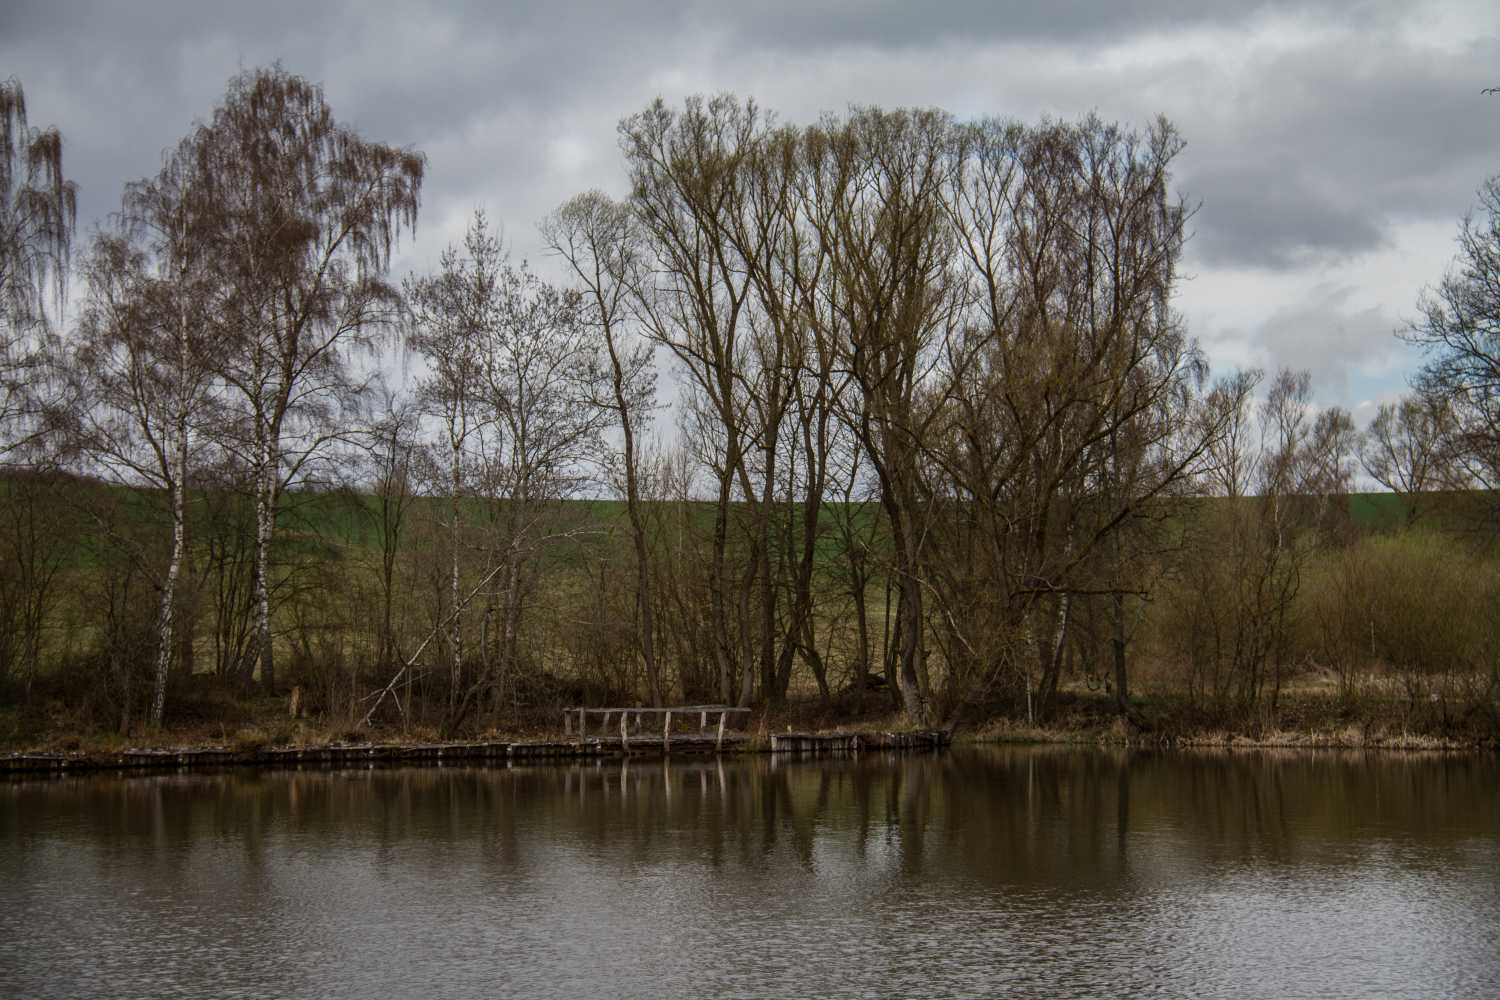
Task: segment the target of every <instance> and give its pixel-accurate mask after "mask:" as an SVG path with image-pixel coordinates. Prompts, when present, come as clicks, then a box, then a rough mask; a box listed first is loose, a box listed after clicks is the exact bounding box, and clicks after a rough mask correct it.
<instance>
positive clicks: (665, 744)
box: [563, 705, 750, 751]
mask: <svg viewBox="0 0 1500 1000" xmlns="http://www.w3.org/2000/svg"><path fill="white" fill-rule="evenodd" d="M740 713H743V714H745V715H749V714H750V710H749V709H748V708H732V707H730V706H728V705H674V706H671V707H669V708H623V707H621V708H585V707H583V706H575V707H571V708H565V709H563V732H564V733H565V734H566V735H568V736H576V737H577V739H578V742H579V743H582V742H583V741H584V740H586V739H588V734H589V718H590V717H591V716H596V715H597V716H599V717H600V718H601V722H600V726H599V734H600V738H601V739H612V738H613V736H614V734H613V733H612V732H611V731H610V725H609V723H610V719H612V718H613V717H615V716H619V719H620V746H621V747H622V748H623V749H626V750H628V749H629V748H630V741H631V730H632V729H634V732H635V740H636V742H637V743H641V742H643V741H645V740H651V739H654V737H652V736H650V735H648V734H647V733H643V732H642V731H641V722H642V720H643V719H644V718H645V717H646V716H659V717H661V719H662V726H661V744H662V749H663V751H666V750H667V749H668V748H669V747H670V746H671V744H672V743H673V742H674V741H675V740H679V739H681V737H674V736H673V735H672V718H673V716H676V717H677V719H679V720H683V719H686V720H688V721H689V723H691V720H692V718H693V716H695V715H696V716H697V717H698V734H699V736H700V737H702V736H704V735H706V734H707V732H708V723H709V719H710V717H712V716H717V717H718V727H717V729H716V732H715V737H714V745H715V747H716V748H722V747H723V746H724V724H725V721H726V720H727V719H728V718H729V716H731V715H735V714H740ZM575 719H576V720H577V732H576V733H575V732H574V720H575ZM653 728H654V727H653Z"/></svg>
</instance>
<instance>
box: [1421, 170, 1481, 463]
mask: <svg viewBox="0 0 1500 1000" xmlns="http://www.w3.org/2000/svg"><path fill="white" fill-rule="evenodd" d="M1479 203H1480V204H1479V212H1478V213H1471V214H1470V215H1469V216H1468V217H1467V218H1465V219H1464V222H1463V225H1462V226H1461V227H1460V229H1459V234H1458V247H1459V250H1458V259H1457V260H1456V261H1455V262H1454V265H1453V267H1452V269H1451V270H1450V271H1449V273H1448V275H1447V277H1445V278H1444V279H1443V281H1442V282H1441V283H1440V284H1439V285H1438V286H1437V287H1436V288H1433V289H1429V290H1428V291H1427V292H1426V293H1424V295H1423V296H1422V299H1421V301H1420V302H1419V304H1418V309H1419V311H1420V314H1421V315H1420V317H1419V318H1418V319H1417V320H1416V321H1414V322H1413V323H1412V324H1411V326H1410V327H1409V328H1408V329H1407V330H1406V331H1405V333H1404V335H1403V336H1404V337H1405V338H1406V340H1407V341H1408V342H1410V343H1412V344H1415V345H1416V346H1418V347H1420V348H1421V349H1422V350H1423V352H1424V354H1425V356H1426V361H1425V363H1424V364H1423V366H1422V370H1421V372H1420V373H1419V374H1418V376H1417V379H1416V386H1415V387H1416V390H1417V392H1418V393H1419V394H1421V395H1422V396H1423V397H1425V398H1426V399H1427V400H1428V401H1429V405H1431V406H1434V407H1438V406H1442V407H1445V408H1446V409H1447V411H1448V413H1450V414H1451V420H1452V440H1453V444H1454V448H1453V451H1452V454H1451V457H1452V461H1453V471H1454V473H1455V474H1456V475H1457V476H1458V477H1459V479H1460V481H1461V482H1462V483H1464V484H1465V485H1473V486H1478V487H1480V488H1481V489H1486V490H1494V489H1496V488H1497V487H1500V177H1493V178H1491V179H1490V180H1488V181H1487V182H1485V185H1484V187H1482V188H1481V189H1480V191H1479Z"/></svg>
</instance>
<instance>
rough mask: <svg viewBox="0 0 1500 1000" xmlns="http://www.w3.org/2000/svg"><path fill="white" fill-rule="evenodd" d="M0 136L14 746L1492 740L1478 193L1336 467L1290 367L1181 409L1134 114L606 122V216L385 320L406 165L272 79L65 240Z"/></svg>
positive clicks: (656, 111) (565, 210) (413, 193)
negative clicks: (669, 731)
mask: <svg viewBox="0 0 1500 1000" xmlns="http://www.w3.org/2000/svg"><path fill="white" fill-rule="evenodd" d="M27 112H28V108H27V105H26V102H25V98H24V95H23V92H22V89H21V85H20V83H19V82H17V81H15V80H11V81H9V82H7V83H5V84H3V85H0V125H3V130H4V131H3V134H0V152H3V158H0V295H3V305H4V327H3V330H4V338H5V339H4V342H3V344H0V365H3V368H0V461H3V463H4V469H3V480H0V487H3V489H0V514H3V518H0V530H3V538H0V691H3V698H4V701H5V702H6V703H8V704H10V705H12V706H14V707H13V708H12V709H11V710H10V711H11V715H12V718H11V722H10V724H11V726H12V728H13V729H14V730H15V731H16V732H23V731H26V727H28V726H46V725H57V724H59V720H61V723H62V724H64V725H72V726H74V727H80V728H81V727H87V726H99V725H107V726H111V727H113V726H118V727H119V728H120V729H122V730H123V731H125V732H129V731H130V729H131V727H132V726H139V725H142V724H145V725H146V726H148V727H152V728H157V727H160V726H162V725H163V724H164V723H175V724H180V725H189V724H193V723H212V722H215V721H218V722H223V721H224V720H225V719H229V720H230V721H234V720H235V719H237V718H239V716H237V715H236V713H237V712H242V711H243V706H244V704H245V703H246V701H247V700H253V699H251V696H252V694H254V693H256V692H259V693H260V694H261V695H265V696H270V695H279V694H281V693H284V692H286V691H287V690H288V689H290V688H292V687H297V688H299V689H301V691H302V692H303V693H304V694H305V696H306V702H307V705H308V707H309V708H310V709H311V710H312V711H314V712H317V713H321V714H323V715H324V716H325V717H326V718H330V719H340V720H345V722H346V724H348V725H351V726H358V725H369V724H394V723H400V724H405V725H421V726H427V727H432V728H435V729H437V730H440V731H441V732H443V733H445V734H455V733H460V732H464V731H474V730H477V729H481V728H485V727H492V726H497V725H499V726H504V725H510V724H521V723H524V722H526V721H527V720H529V719H532V718H534V717H536V716H537V713H540V712H542V711H544V710H549V711H550V710H551V709H552V708H555V707H556V706H557V705H560V704H565V703H573V702H578V701H590V702H594V703H640V702H648V703H651V704H671V703H682V702H724V703H735V704H740V705H750V704H767V705H777V704H780V703H783V702H785V701H787V700H788V699H791V700H793V701H802V702H817V703H818V704H820V705H822V706H825V707H827V708H828V709H829V710H830V711H836V710H838V709H839V708H844V709H848V710H850V711H854V710H866V709H868V707H869V706H870V705H871V704H874V705H876V706H877V707H878V706H880V705H887V706H888V707H887V708H885V711H888V712H890V711H896V712H899V713H900V714H901V715H903V716H904V717H905V718H906V719H907V720H908V721H909V722H910V723H912V724H919V725H933V724H940V723H941V724H948V723H953V722H957V721H962V720H964V719H966V718H968V719H974V718H979V717H985V716H990V715H996V714H1001V715H1009V716H1011V717H1025V718H1027V719H1028V720H1036V721H1047V720H1049V719H1053V718H1055V717H1057V716H1058V715H1059V714H1060V713H1062V712H1063V711H1065V709H1066V706H1067V705H1068V704H1069V703H1070V701H1069V699H1070V697H1072V696H1073V695H1074V694H1076V693H1077V692H1081V691H1084V690H1086V689H1089V688H1092V689H1093V690H1095V691H1096V692H1100V691H1102V692H1107V693H1108V695H1107V696H1108V698H1109V699H1110V704H1111V708H1110V711H1112V712H1117V713H1118V714H1119V715H1121V716H1123V717H1125V718H1126V719H1127V720H1128V721H1129V723H1130V724H1132V725H1135V726H1143V727H1149V726H1151V725H1152V724H1153V719H1152V718H1151V714H1150V712H1149V711H1148V710H1147V708H1143V705H1145V706H1147V707H1149V706H1150V705H1151V704H1153V703H1154V702H1155V701H1157V700H1167V701H1170V700H1172V699H1176V701H1177V702H1181V703H1184V704H1188V705H1191V706H1194V707H1195V708H1197V709H1198V710H1200V711H1201V712H1203V713H1205V715H1204V718H1209V717H1213V718H1227V717H1231V716H1245V715H1248V714H1253V713H1262V714H1264V713H1266V712H1270V713H1271V714H1272V715H1274V714H1275V713H1276V712H1277V711H1278V706H1279V705H1280V704H1281V701H1282V696H1283V687H1284V686H1286V685H1288V684H1291V683H1293V682H1295V681H1296V680H1297V679H1298V678H1305V677H1306V676H1308V675H1310V674H1315V673H1319V672H1322V673H1323V674H1327V675H1328V676H1332V677H1334V678H1335V679H1336V688H1337V692H1338V695H1339V696H1340V697H1343V698H1345V699H1353V698H1357V697H1360V696H1365V695H1371V694H1372V693H1373V694H1379V693H1380V692H1387V693H1392V697H1395V698H1397V699H1398V700H1400V701H1402V702H1403V703H1404V704H1405V705H1407V706H1408V711H1409V712H1420V713H1427V714H1426V715H1425V716H1424V717H1430V716H1431V713H1432V712H1433V711H1437V710H1436V709H1430V708H1428V707H1427V706H1429V705H1440V706H1441V709H1440V711H1441V713H1442V718H1443V720H1444V721H1445V724H1447V723H1451V722H1452V720H1454V719H1455V718H1460V717H1461V718H1464V719H1469V718H1471V717H1473V715H1474V713H1479V714H1480V715H1481V716H1483V717H1485V718H1488V719H1489V720H1491V721H1493V720H1494V718H1495V715H1494V713H1495V705H1496V701H1497V694H1500V690H1497V686H1500V671H1497V664H1500V645H1497V643H1500V635H1497V634H1496V629H1495V627H1494V626H1492V625H1489V624H1486V623H1488V622H1491V621H1493V620H1495V619H1500V615H1497V614H1496V612H1497V611H1500V586H1497V585H1496V583H1495V582H1494V581H1496V580H1500V573H1496V572H1495V567H1494V566H1493V565H1491V564H1490V563H1489V562H1488V554H1487V553H1486V552H1485V551H1484V550H1483V549H1482V548H1480V547H1476V544H1475V540H1474V538H1473V537H1472V536H1469V535H1465V534H1464V533H1463V531H1462V530H1461V527H1460V525H1461V524H1469V523H1471V521H1472V519H1473V517H1476V516H1481V515H1483V514H1484V512H1485V511H1486V506H1485V503H1484V499H1485V497H1486V496H1487V491H1489V490H1491V489H1492V488H1493V487H1494V485H1495V482H1494V478H1495V473H1496V470H1497V457H1500V393H1497V390H1496V388H1495V386H1496V385H1497V384H1500V382H1497V380H1496V375H1497V374H1500V372H1497V366H1500V362H1497V361H1496V360H1495V359H1496V356H1497V353H1500V348H1497V336H1500V329H1497V324H1500V292H1497V291H1496V289H1497V288H1500V184H1497V182H1495V181H1491V182H1490V184H1489V185H1488V186H1486V187H1485V188H1484V189H1483V192H1482V197H1483V203H1482V207H1481V211H1480V213H1479V214H1477V215H1475V216H1473V217H1471V218H1470V219H1469V220H1468V221H1467V222H1466V223H1465V224H1464V226H1463V228H1462V231H1461V233H1462V235H1461V243H1460V256H1459V260H1458V262H1457V264H1456V265H1455V266H1454V268H1453V270H1452V271H1451V273H1450V276H1449V277H1448V279H1447V280H1446V281H1444V282H1443V283H1442V284H1441V285H1440V286H1438V287H1437V288H1436V289H1434V290H1431V291H1429V292H1428V293H1427V294H1426V296H1425V297H1424V298H1423V299H1422V300H1421V306H1420V311H1419V318H1418V320H1417V321H1416V322H1414V323H1413V324H1412V325H1411V327H1410V329H1409V330H1407V331H1406V332H1405V335H1406V336H1407V337H1408V338H1409V339H1411V340H1413V341H1414V342H1416V343H1417V344H1419V345H1420V346H1421V347H1423V348H1425V349H1426V353H1425V354H1424V358H1425V360H1426V365H1425V367H1423V368H1422V369H1421V373H1420V376H1419V377H1418V378H1417V379H1416V380H1415V382H1414V383H1413V388H1412V392H1411V394H1410V395H1409V396H1408V397H1407V398H1406V399H1403V400H1401V401H1400V402H1398V403H1393V404H1391V405H1389V406H1386V407H1383V408H1382V409H1381V410H1380V412H1379V415H1378V416H1377V417H1376V418H1375V420H1374V421H1373V423H1371V424H1370V426H1369V427H1368V429H1366V430H1364V431H1359V430H1357V429H1356V427H1355V425H1354V423H1353V420H1352V419H1351V417H1350V414H1349V413H1347V412H1345V411H1343V410H1341V409H1338V408H1323V409H1317V408H1315V407H1314V406H1313V405H1312V403H1313V399H1312V386H1311V385H1310V383H1309V379H1308V377H1307V376H1306V375H1305V374H1298V373H1295V372H1291V371H1283V372H1279V373H1276V374H1273V375H1271V376H1269V377H1266V376H1263V375H1262V373H1260V372H1258V371H1237V372H1233V373H1230V374H1227V375H1221V376H1219V377H1217V378H1214V377H1211V375H1210V373H1209V370H1208V365H1207V361H1206V359H1205V357H1204V356H1203V354H1202V352H1201V351H1200V350H1199V348H1198V346H1197V345H1196V343H1195V342H1194V341H1193V339H1192V338H1191V336H1190V335H1189V332H1188V331H1187V330H1186V329H1185V328H1184V324H1183V321H1182V319H1181V317H1180V316H1179V315H1177V314H1176V313H1175V312H1174V311H1173V308H1172V299H1173V293H1174V289H1175V288H1176V285H1177V282H1178V281H1179V279H1180V275H1179V268H1180V263H1181V257H1182V252H1183V246H1184V241H1185V239H1186V236H1187V230H1188V226H1189V222H1190V219H1191V216H1192V214H1193V208H1192V206H1191V205H1190V204H1188V203H1186V202H1185V201H1184V200H1183V199H1182V197H1181V196H1179V195H1178V194H1177V193H1176V192H1175V191H1174V190H1173V187H1172V176H1171V171H1172V166H1173V162H1174V159H1175V158H1176V157H1177V155H1178V153H1179V151H1180V150H1181V149H1182V140H1181V138H1180V137H1179V136H1178V134H1177V132H1176V131H1175V130H1174V129H1173V127H1172V126H1171V125H1170V124H1169V123H1168V122H1167V121H1166V120H1164V119H1158V120H1156V121H1153V122H1150V123H1148V124H1146V125H1145V126H1144V127H1141V128H1130V127H1122V126H1118V125H1114V124H1110V123H1107V122H1103V121H1100V120H1098V119H1097V118H1094V117H1088V118H1084V119H1081V120H1079V121H1077V122H1051V121H1047V122H1042V123H1040V124H1037V125H1025V124H1018V123H1015V122H1011V121H1004V120H998V119H987V120H983V121H974V122H968V121H960V120H957V119H955V118H953V117H952V116H950V115H948V114H946V113H944V112H941V111H937V110H925V109H902V110H895V111H889V110H882V109H876V108H856V109H852V110H850V111H848V112H847V113H844V114H841V115H828V116H825V117H824V118H822V119H820V120H819V121H817V122H816V123H814V124H811V125H789V124H785V123H783V122H781V121H779V120H778V119H776V118H775V117H774V116H773V115H771V114H769V113H767V112H765V111H763V110H762V109H761V108H760V107H759V106H757V105H756V104H755V103H754V102H753V101H749V100H738V99H735V98H733V97H728V96H719V97H713V98H707V99H700V98H692V99H689V100H687V101H686V102H684V103H683V105H682V106H681V107H670V106H668V105H666V104H664V103H662V102H660V101H658V102H656V103H654V104H653V105H651V106H650V107H648V108H646V109H645V110H643V111H641V112H639V113H637V114H634V115H631V116H630V117H627V118H625V119H624V120H623V121H621V123H620V126H619V144H620V149H621V152H622V154H623V161H624V163H623V166H624V170H625V173H626V176H627V177H628V182H629V194H628V195H627V196H626V197H625V198H624V199H623V200H619V201H617V200H614V199H612V198H610V197H609V196H607V195H605V194H602V193H599V192H589V193H585V194H581V195H579V196H577V197H575V198H573V199H572V200H570V201H568V202H567V203H566V204H564V205H562V206H561V207H559V208H557V209H556V210H555V211H553V212H552V213H551V214H549V215H547V216H546V217H545V218H544V219H543V220H542V222H541V226H540V232H541V236H542V240H543V242H544V244H545V246H546V247H547V249H548V250H549V259H548V261H547V263H548V265H549V266H548V269H547V273H548V274H553V275H555V276H556V277H555V278H548V277H547V276H545V275H544V274H541V273H538V272H536V271H533V270H531V269H530V268H528V266H527V265H526V264H525V263H517V262H515V261H514V260H512V258H511V257H510V255H509V254H508V252H507V251H506V249H505V247H504V245H503V244H502V242H501V240H500V238H499V237H498V235H497V233H496V230H495V228H494V227H493V226H492V224H491V223H490V222H489V221H488V220H487V219H486V217H485V215H484V214H483V213H482V212H476V213H475V215H474V217H473V220H472V222H471V224H470V225H469V227H468V231H467V233H466V235H465V236H464V238H463V240H462V241H461V242H460V243H457V244H455V245H453V246H451V247H449V248H448V250H447V251H446V252H444V253H443V255H442V257H441V259H440V261H439V262H438V265H437V267H436V269H435V270H433V271H431V272H430V273H426V274H413V275H410V276H408V277H406V278H405V279H404V280H400V281H398V280H396V279H393V278H392V276H391V275H390V273H389V272H390V262H391V257H392V253H393V250H394V248H395V247H396V246H397V244H398V241H399V240H401V239H403V238H407V237H409V236H410V234H411V233H412V231H413V229H414V227H415V225H416V223H417V216H418V209H419V204H420V195H421V191H422V185H423V181H424V176H425V173H426V166H427V164H426V161H425V159H424V157H423V156H422V155H421V154H420V153H418V152H415V151H413V150H411V149H408V148H403V147H398V146H392V145H384V144H381V143H378V142H375V141H372V140H368V139H365V138H363V137H362V136H360V135H359V134H358V133H356V132H355V131H354V130H353V129H351V128H350V127H348V126H347V125H345V124H342V123H340V122H338V121H337V120H336V119H335V118H334V116H333V113H332V111H331V109H330V108H329V106H328V104H327V101H326V99H325V97H324V95H323V92H322V90H321V89H320V88H319V87H318V86H316V85H314V84H312V83H309V82H308V81H307V80H305V79H303V78H301V77H298V76H295V75H292V74H290V73H288V72H285V71H284V70H282V69H281V68H279V67H277V68H271V69H257V70H252V71H247V72H244V73H242V74H240V75H239V76H236V77H235V78H234V79H233V80H231V81H230V84H229V87H228V91H227V93H226V94H225V96H224V99H223V101H222V103H221V104H220V105H219V106H218V107H217V108H216V109H214V111H213V112H212V114H211V115H210V116H209V117H208V118H206V119H204V120H203V121H202V122H201V123H199V124H196V125H194V126H193V128H192V129H191V130H190V132H189V133H188V135H187V136H186V137H185V138H184V139H183V140H182V141H181V142H180V143H179V144H178V145H177V146H176V147H174V148H172V149H169V150H168V151H167V152H166V153H165V154H164V156H163V159H162V167H161V170H160V171H159V173H157V174H156V175H155V176H153V177H149V178H145V179H142V180H140V181H136V182H134V183H131V184H128V185H126V186H125V190H124V194H123V198H122V200H121V203H120V210H119V211H118V212H117V213H116V214H115V215H113V216H112V217H111V218H110V220H109V221H108V222H107V223H106V224H104V225H102V226H101V227H100V228H99V229H98V230H97V231H96V232H94V233H91V234H89V237H88V239H87V243H86V245H83V246H79V245H76V244H75V237H74V219H75V214H76V210H75V191H74V187H73V185H72V184H71V183H70V182H69V181H68V180H67V179H66V174H65V171H64V168H63V159H62V140H61V138H60V137H59V134H58V133H57V132H56V131H55V130H41V129H37V128H34V127H32V126H31V125H30V124H29V119H28V115H27ZM65 293H71V298H72V300H73V306H72V307H71V308H69V309H67V310H64V309H63V308H62V306H63V300H64V296H65ZM64 314H67V315H69V316H71V317H72V319H71V322H69V323H68V324H66V325H65V324H63V323H62V322H61V321H60V320H59V319H58V317H61V316H63V315H64ZM659 373H667V374H668V375H669V378H668V379H667V380H666V381H664V382H663V383H662V384H661V385H658V374H659ZM1360 469H1363V471H1364V472H1365V474H1366V475H1368V476H1369V477H1370V478H1371V479H1373V480H1375V481H1378V482H1379V483H1380V484H1382V485H1383V486H1384V487H1386V488H1387V489H1388V490H1389V491H1390V493H1389V495H1387V496H1385V497H1384V498H1383V499H1382V498H1376V499H1375V500H1370V499H1369V498H1361V497H1358V496H1353V497H1351V492H1352V490H1353V487H1354V484H1355V478H1356V475H1357V474H1358V471H1359V470H1360ZM1361 503H1363V506H1364V508H1368V510H1367V511H1366V514H1365V515H1363V516H1362V515H1360V513H1359V510H1356V509H1355V508H1356V507H1359V506H1360V504H1361ZM1369 511H1377V513H1378V511H1385V512H1386V513H1388V514H1392V515H1393V516H1390V517H1386V518H1385V520H1384V521H1381V519H1380V518H1379V517H1373V516H1372V515H1370V514H1369ZM1376 522H1379V523H1378V524H1377V523H1376ZM1372 525H1374V527H1372ZM1377 529H1378V530H1377ZM1403 574H1406V575H1409V576H1411V577H1412V579H1413V580H1418V579H1419V580H1420V582H1419V583H1414V584H1413V585H1411V586H1402V585H1401V577H1402V575H1403ZM1434 601H1443V602H1445V603H1443V604H1441V605H1434V604H1433V602H1434ZM1431 611H1436V612H1438V613H1437V614H1436V615H1435V616H1429V615H1428V613H1429V612H1431ZM1147 681H1149V692H1150V695H1151V697H1150V698H1147V699H1145V700H1144V701H1143V700H1142V698H1141V697H1139V688H1140V685H1141V684H1142V683H1146V682H1147ZM1096 700H1097V699H1096Z"/></svg>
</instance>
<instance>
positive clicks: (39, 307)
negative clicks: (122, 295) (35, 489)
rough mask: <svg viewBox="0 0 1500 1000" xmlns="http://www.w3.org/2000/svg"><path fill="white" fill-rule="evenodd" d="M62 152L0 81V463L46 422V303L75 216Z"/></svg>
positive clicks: (21, 94) (14, 83)
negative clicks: (42, 395) (42, 396)
mask: <svg viewBox="0 0 1500 1000" xmlns="http://www.w3.org/2000/svg"><path fill="white" fill-rule="evenodd" d="M62 152H63V142H62V135H61V134H60V133H59V132H58V130H57V129H55V128H49V129H39V128H35V127H33V126H31V125H30V124H29V120H28V118H27V111H26V94H25V91H24V90H23V89H22V88H21V82H20V81H19V80H17V79H15V78H14V77H12V78H10V79H8V80H0V462H4V461H6V460H8V459H10V458H12V457H14V456H16V455H18V454H20V453H21V452H22V451H23V450H24V449H25V448H26V447H27V446H29V445H35V444H37V443H38V442H39V440H40V436H41V434H42V433H43V431H44V428H45V424H44V421H43V412H42V406H41V403H42V400H41V399H40V397H39V390H40V389H41V388H42V387H43V386H44V384H45V383H46V380H47V374H48V373H47V369H46V366H45V354H44V351H43V350H42V348H43V342H44V339H45V333H46V320H47V310H46V307H47V304H48V300H49V297H50V298H51V300H52V301H53V302H54V303H56V304H58V305H60V304H61V302H62V297H63V293H64V290H65V287H66V278H67V273H68V261H69V251H70V250H71V248H72V244H73V225H74V222H75V220H76V219H77V214H78V193H77V188H76V187H75V186H74V184H73V182H72V181H69V180H67V179H66V177H64V175H63V165H62Z"/></svg>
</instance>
